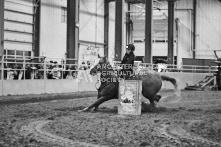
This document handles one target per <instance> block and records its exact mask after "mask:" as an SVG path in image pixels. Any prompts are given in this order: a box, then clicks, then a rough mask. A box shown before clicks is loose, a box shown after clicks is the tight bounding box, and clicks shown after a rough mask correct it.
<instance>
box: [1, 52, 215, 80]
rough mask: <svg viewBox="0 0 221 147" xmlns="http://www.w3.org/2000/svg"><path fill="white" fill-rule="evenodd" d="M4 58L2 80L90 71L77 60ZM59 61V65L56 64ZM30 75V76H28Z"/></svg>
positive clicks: (164, 68)
mask: <svg viewBox="0 0 221 147" xmlns="http://www.w3.org/2000/svg"><path fill="white" fill-rule="evenodd" d="M11 56H12V58H10V55H7V56H5V55H4V56H3V57H2V60H1V64H0V65H1V80H10V79H13V77H15V76H13V74H14V75H15V74H16V73H17V75H16V76H17V79H18V80H27V79H32V80H33V79H74V78H76V77H77V74H78V72H79V70H86V69H90V67H89V66H91V65H92V64H93V63H94V61H90V65H89V66H88V65H87V64H86V65H81V63H78V60H77V59H68V58H66V59H61V58H47V57H30V56H22V57H20V58H18V56H17V58H13V55H11ZM56 61H57V63H56ZM58 61H60V63H58ZM117 66H121V65H120V62H119V61H114V62H113V68H116V67H117ZM135 68H150V69H152V70H155V71H158V72H185V73H215V72H217V66H197V65H181V66H177V65H171V64H150V63H139V62H138V63H136V64H135ZM27 74H28V75H27ZM10 75H11V76H12V78H11V77H10Z"/></svg>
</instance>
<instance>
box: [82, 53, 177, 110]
mask: <svg viewBox="0 0 221 147" xmlns="http://www.w3.org/2000/svg"><path fill="white" fill-rule="evenodd" d="M99 72H100V73H101V74H100V81H101V84H100V87H99V88H98V96H97V101H95V102H94V103H93V104H91V105H90V106H88V107H86V108H84V109H83V110H80V111H79V112H84V111H88V110H91V109H92V108H94V111H95V110H97V108H98V107H99V105H100V104H102V103H104V102H105V101H108V100H111V99H118V91H119V90H118V87H119V76H118V74H117V73H116V71H115V70H114V69H113V68H112V66H111V64H110V62H109V61H108V60H107V57H100V58H99V61H98V63H97V64H96V65H95V66H94V67H93V68H91V70H90V74H91V75H92V76H94V75H96V74H98V73H99ZM134 76H135V77H134V78H133V79H136V80H142V95H143V96H144V97H145V98H147V99H149V101H150V105H151V107H155V105H156V102H159V100H160V98H161V96H160V95H157V93H158V92H159V91H160V89H161V87H162V81H169V82H171V83H172V84H173V86H174V88H175V94H176V95H178V96H179V95H180V90H179V86H178V82H177V80H176V79H175V78H171V77H169V76H166V75H161V74H158V73H157V72H155V71H154V70H152V69H149V68H145V69H140V71H138V74H135V75H134Z"/></svg>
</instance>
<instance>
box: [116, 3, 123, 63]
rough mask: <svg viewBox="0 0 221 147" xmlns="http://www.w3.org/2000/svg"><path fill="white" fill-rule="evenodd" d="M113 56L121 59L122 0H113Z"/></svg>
mask: <svg viewBox="0 0 221 147" xmlns="http://www.w3.org/2000/svg"><path fill="white" fill-rule="evenodd" d="M115 3H116V4H115V56H116V60H117V61H121V57H122V49H123V30H124V29H123V24H124V22H123V20H124V19H123V18H124V17H123V14H124V13H123V12H124V0H115Z"/></svg>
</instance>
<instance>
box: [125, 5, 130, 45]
mask: <svg viewBox="0 0 221 147" xmlns="http://www.w3.org/2000/svg"><path fill="white" fill-rule="evenodd" d="M128 11H130V4H129V3H128ZM130 36H131V32H130V12H127V13H126V44H129V43H131V40H130Z"/></svg>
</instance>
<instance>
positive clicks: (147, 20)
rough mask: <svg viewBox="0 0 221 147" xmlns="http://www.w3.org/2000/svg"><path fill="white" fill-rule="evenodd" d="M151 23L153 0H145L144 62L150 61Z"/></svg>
mask: <svg viewBox="0 0 221 147" xmlns="http://www.w3.org/2000/svg"><path fill="white" fill-rule="evenodd" d="M152 24H153V0H146V16H145V57H144V62H145V63H152V40H153V39H152V26H153V25H152Z"/></svg>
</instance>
